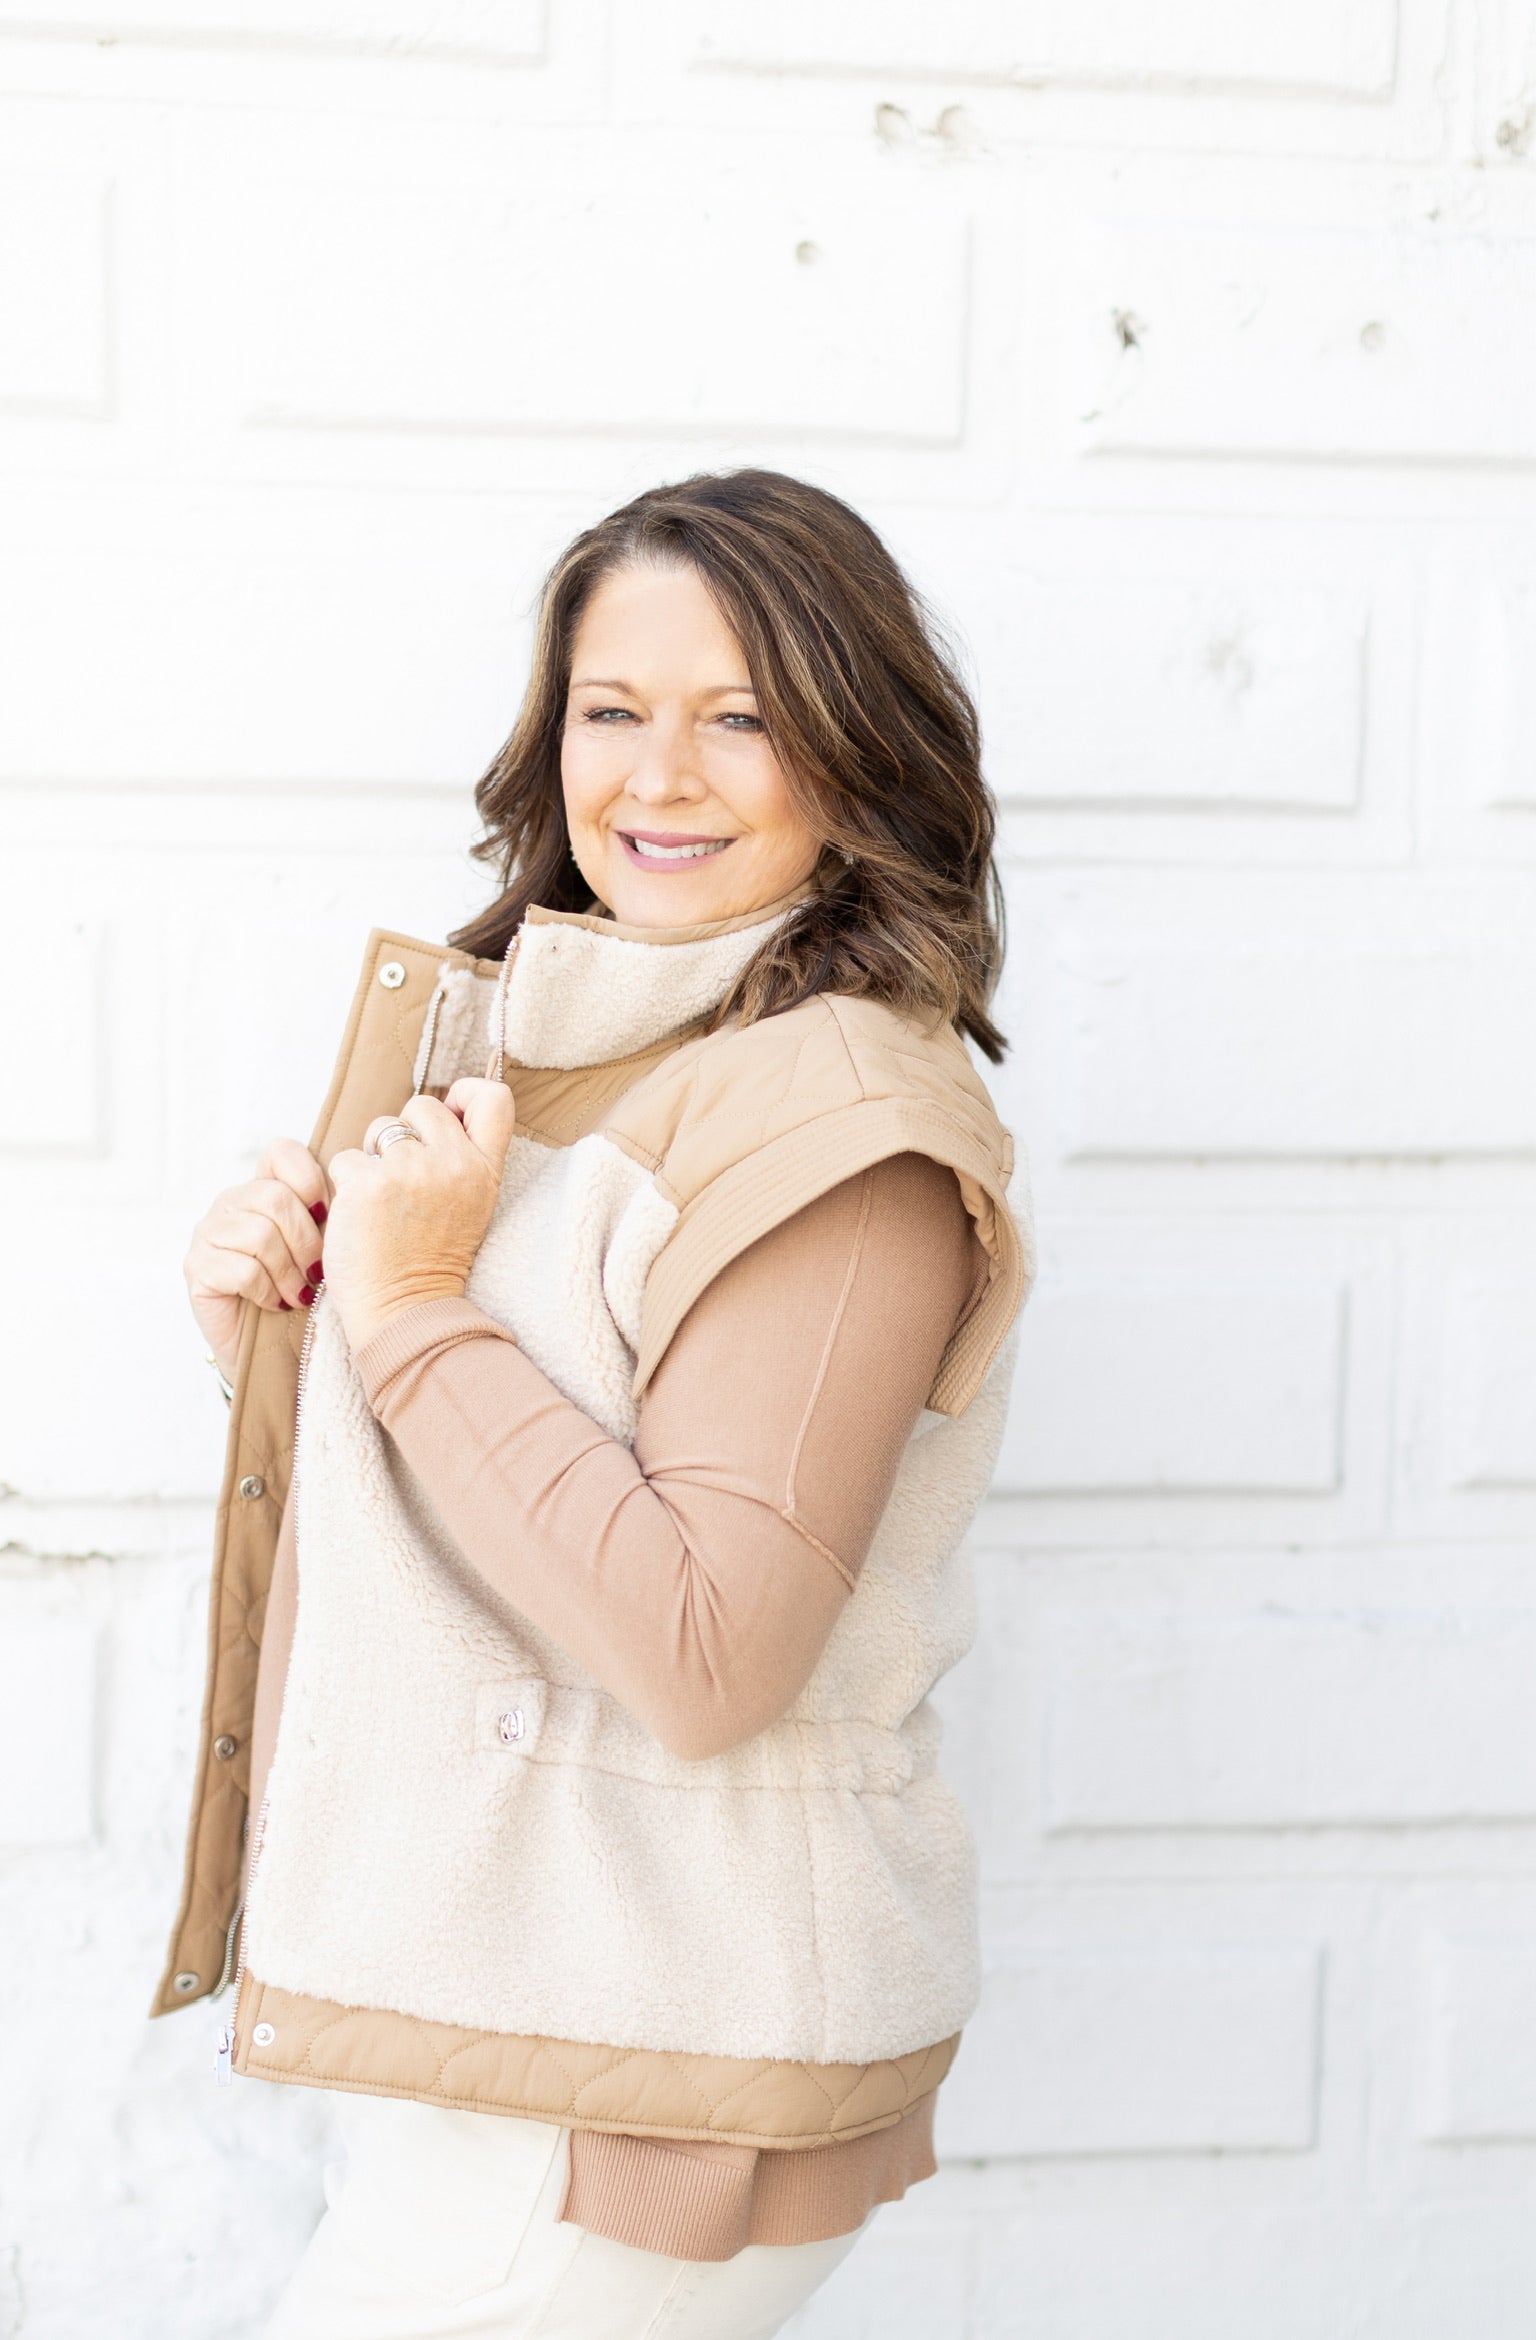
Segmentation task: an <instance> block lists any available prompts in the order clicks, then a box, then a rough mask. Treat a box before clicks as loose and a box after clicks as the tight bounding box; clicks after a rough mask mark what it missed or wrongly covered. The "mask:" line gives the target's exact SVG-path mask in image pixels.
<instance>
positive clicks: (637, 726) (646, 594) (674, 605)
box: [560, 565, 820, 926]
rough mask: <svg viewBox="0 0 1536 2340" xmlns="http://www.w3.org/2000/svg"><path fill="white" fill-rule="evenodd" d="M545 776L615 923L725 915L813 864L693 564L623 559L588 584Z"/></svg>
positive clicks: (740, 664) (688, 922)
mask: <svg viewBox="0 0 1536 2340" xmlns="http://www.w3.org/2000/svg"><path fill="white" fill-rule="evenodd" d="M560 779H561V785H562V787H563V789H564V792H565V817H566V824H567V827H568V828H569V830H570V837H571V849H572V851H573V852H574V854H575V856H576V861H577V864H578V866H579V868H580V870H581V874H582V876H583V877H584V878H585V879H586V881H587V883H588V885H589V886H590V887H591V888H592V891H593V893H594V894H595V895H596V896H597V899H598V900H599V901H600V902H602V903H604V904H605V905H606V906H607V908H608V909H609V910H611V911H612V912H613V915H614V917H615V918H617V919H618V920H619V922H620V924H621V925H624V926H693V925H706V924H709V923H710V922H712V921H713V920H715V919H721V918H739V917H741V916H742V915H743V914H744V913H745V912H747V911H749V910H760V909H762V908H763V907H764V906H765V905H766V904H767V903H769V902H774V901H777V900H778V899H779V897H780V896H781V895H784V894H788V893H791V892H793V890H794V888H795V887H796V886H798V885H800V884H801V883H802V882H803V881H804V880H805V879H806V878H808V877H809V876H810V874H811V871H812V870H813V869H814V868H815V866H816V860H817V856H818V853H819V851H820V846H819V843H818V840H817V839H816V837H815V836H814V835H813V834H812V832H811V830H810V829H809V828H808V827H807V826H806V824H805V822H804V820H803V819H802V818H801V816H800V814H799V813H798V812H797V811H796V809H795V807H794V805H793V804H792V802H791V801H790V794H789V789H788V787H787V786H786V784H785V779H784V772H783V768H782V766H781V765H780V763H779V761H778V759H777V757H776V756H775V755H774V753H773V750H772V749H771V748H770V747H769V745H768V741H767V737H766V735H765V733H764V731H763V726H762V723H761V721H760V719H759V716H758V712H757V700H756V697H755V696H754V694H753V690H752V686H751V683H750V681H749V680H748V677H747V662H746V660H745V658H744V657H743V656H742V653H741V646H740V644H739V643H738V642H737V640H736V637H735V635H734V634H733V633H732V632H731V630H730V628H729V626H727V624H726V622H725V620H724V618H723V617H722V616H721V615H720V612H719V610H718V609H717V608H716V606H715V604H714V601H713V600H712V598H711V597H710V594H709V592H708V591H707V589H706V587H705V585H704V582H703V579H702V578H701V577H700V576H699V573H698V571H697V570H696V569H691V568H652V567H649V566H640V565H635V566H632V567H628V568H623V569H616V570H615V571H614V572H613V573H612V574H611V575H610V576H608V577H606V578H605V579H604V580H603V582H602V584H601V585H599V586H598V588H597V590H596V592H595V593H594V594H593V596H592V598H591V600H590V601H589V602H588V604H587V607H586V609H585V611H584V613H583V615H582V619H581V623H580V625H579V626H578V627H577V630H576V639H575V643H574V645H573V653H572V659H571V688H570V696H569V699H568V701H567V705H566V715H565V735H564V738H563V740H562V742H561V749H560Z"/></svg>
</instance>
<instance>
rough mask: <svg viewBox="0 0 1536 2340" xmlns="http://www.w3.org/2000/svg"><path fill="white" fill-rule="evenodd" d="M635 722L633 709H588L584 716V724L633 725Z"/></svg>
mask: <svg viewBox="0 0 1536 2340" xmlns="http://www.w3.org/2000/svg"><path fill="white" fill-rule="evenodd" d="M634 720H635V714H634V709H633V708H632V707H588V708H587V710H586V712H585V713H584V714H583V716H582V721H583V723H633V722H634Z"/></svg>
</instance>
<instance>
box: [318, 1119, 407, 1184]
mask: <svg viewBox="0 0 1536 2340" xmlns="http://www.w3.org/2000/svg"><path fill="white" fill-rule="evenodd" d="M376 1126H382V1124H375V1123H374V1122H371V1121H370V1122H369V1124H368V1127H369V1130H370V1131H372V1130H373V1129H374V1128H375V1127H376ZM402 1142H404V1143H409V1140H405V1141H402ZM363 1143H364V1145H366V1144H367V1139H366V1138H365V1139H364V1141H363ZM376 1175H377V1162H376V1158H375V1156H374V1155H372V1154H369V1153H365V1152H364V1151H363V1149H362V1147H361V1146H345V1147H343V1149H342V1151H341V1152H340V1153H339V1154H333V1155H332V1156H331V1186H332V1188H333V1190H334V1191H335V1192H336V1193H337V1194H345V1192H346V1190H347V1188H348V1187H349V1186H350V1185H351V1184H352V1182H353V1180H354V1179H355V1178H371V1177H374V1176H376Z"/></svg>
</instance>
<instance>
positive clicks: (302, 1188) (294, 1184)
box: [256, 1137, 330, 1227]
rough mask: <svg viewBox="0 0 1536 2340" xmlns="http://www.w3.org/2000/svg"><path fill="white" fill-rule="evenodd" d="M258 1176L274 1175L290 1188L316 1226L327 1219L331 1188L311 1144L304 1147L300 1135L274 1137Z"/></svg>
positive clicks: (260, 1162)
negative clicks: (300, 1141) (311, 1150)
mask: <svg viewBox="0 0 1536 2340" xmlns="http://www.w3.org/2000/svg"><path fill="white" fill-rule="evenodd" d="M256 1175H257V1177H258V1178H275V1179H277V1180H278V1181H279V1183H280V1184H282V1185H283V1186H286V1187H288V1188H289V1189H290V1190H291V1191H292V1192H293V1193H294V1194H295V1195H296V1196H297V1197H298V1199H299V1201H300V1202H301V1203H302V1204H303V1206H304V1208H305V1210H306V1211H307V1212H308V1213H309V1216H310V1218H311V1219H312V1220H313V1221H314V1223H315V1225H316V1226H317V1227H323V1226H324V1225H325V1220H326V1206H327V1204H328V1203H329V1201H330V1189H329V1187H328V1186H327V1185H326V1182H325V1172H324V1171H323V1170H322V1169H321V1167H320V1165H319V1163H318V1162H317V1161H316V1160H315V1157H314V1155H313V1154H312V1153H311V1152H310V1150H309V1148H308V1146H301V1145H300V1144H299V1141H298V1139H297V1138H285V1137H280V1138H274V1139H273V1140H272V1143H271V1145H269V1146H268V1148H267V1150H266V1152H265V1153H264V1154H263V1155H262V1157H261V1160H260V1161H259V1162H258V1164H257V1165H256Z"/></svg>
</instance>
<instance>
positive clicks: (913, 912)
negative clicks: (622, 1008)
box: [453, 471, 1006, 1063]
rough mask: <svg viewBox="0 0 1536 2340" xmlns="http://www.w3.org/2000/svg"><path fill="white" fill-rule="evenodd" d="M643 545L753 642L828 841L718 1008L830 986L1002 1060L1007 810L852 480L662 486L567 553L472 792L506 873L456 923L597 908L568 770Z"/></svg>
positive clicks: (502, 944) (791, 760)
mask: <svg viewBox="0 0 1536 2340" xmlns="http://www.w3.org/2000/svg"><path fill="white" fill-rule="evenodd" d="M631 562H653V563H656V564H659V565H660V564H665V565H668V566H672V565H676V566H684V565H686V566H688V567H690V568H693V569H695V570H697V572H698V574H699V575H700V577H701V578H702V579H703V581H704V583H705V585H706V586H707V587H708V589H709V591H710V593H711V594H712V595H713V596H714V599H715V602H716V604H717V606H718V607H719V609H720V611H721V613H722V615H723V616H724V618H725V621H726V623H727V624H728V625H729V626H730V628H731V631H732V632H733V633H734V634H735V636H736V638H737V640H738V641H739V642H740V644H741V647H742V651H743V653H744V655H745V657H746V661H747V670H748V673H749V674H750V676H751V678H752V687H753V690H754V691H755V693H756V695H757V705H758V713H759V715H760V716H761V718H762V722H763V726H764V730H765V732H766V734H767V737H768V741H769V744H770V745H771V746H772V748H773V750H774V753H775V755H776V756H777V757H778V760H779V762H780V764H781V765H782V767H783V770H784V775H785V779H786V781H787V784H788V786H789V789H790V792H791V794H792V796H793V797H794V799H795V802H796V804H797V806H798V807H799V810H800V812H801V813H802V815H803V816H804V818H805V819H806V820H807V821H808V822H809V824H810V826H811V828H812V830H813V831H814V833H815V834H816V835H818V836H819V837H820V838H821V839H822V841H823V850H822V854H821V858H820V860H819V862H818V864H817V867H816V871H815V875H814V878H813V891H812V893H811V895H810V897H809V899H808V900H807V901H805V902H804V903H802V904H801V905H800V906H799V907H798V908H797V909H795V910H794V911H793V912H792V913H791V914H790V916H789V917H788V918H787V919H786V920H785V922H784V924H783V925H782V926H780V927H779V928H778V929H777V930H776V931H775V933H774V934H773V935H772V937H771V938H770V940H769V941H767V942H766V943H765V944H764V945H763V947H762V949H761V950H760V951H759V952H758V953H757V955H756V957H755V958H754V959H752V960H751V962H750V963H749V965H748V966H747V968H746V969H745V971H744V972H743V974H742V975H741V977H740V978H739V980H738V982H737V983H736V986H735V988H734V990H733V991H732V993H731V995H730V997H729V998H728V999H727V1000H726V1001H725V1002H724V1003H723V1004H722V1006H721V1008H720V1011H719V1015H720V1019H721V1020H722V1021H723V1020H724V1019H725V1018H726V1017H727V1016H734V1017H737V1018H740V1019H741V1020H742V1021H743V1022H751V1021H753V1020H754V1019H755V1018H757V1017H759V1016H771V1015H776V1014H778V1013H780V1012H781V1011H782V1010H783V1009H785V1008H791V1007H796V1006H798V1005H799V1004H800V1002H801V1001H802V1000H807V999H810V998H813V997H814V996H815V994H816V993H818V992H822V991H831V992H840V993H845V994H848V995H851V996H852V997H854V998H864V999H879V1000H884V1001H886V1002H887V1003H888V1005H890V1006H891V1007H894V1008H897V1009H899V1010H901V1011H903V1012H904V1013H907V1014H911V1015H917V1016H932V1017H934V1018H935V1019H936V1020H937V1019H940V1018H942V1019H943V1020H945V1021H947V1022H949V1023H952V1024H954V1025H955V1026H957V1027H958V1029H959V1030H960V1031H962V1032H964V1033H966V1034H968V1036H969V1037H970V1038H971V1039H972V1040H974V1041H975V1043H976V1045H977V1047H978V1048H980V1049H981V1050H982V1052H983V1054H985V1055H986V1056H989V1057H990V1058H991V1059H992V1061H993V1062H994V1063H997V1062H999V1061H1000V1060H1001V1057H1002V1053H1003V1050H1004V1048H1005V1046H1006V1042H1005V1041H1004V1039H1003V1035H1002V1034H1001V1032H1000V1031H999V1030H998V1028H997V1026H996V1024H994V1023H993V1021H992V1018H991V1015H990V1013H989V1012H988V1010H989V1005H990V1002H991V998H992V993H993V990H994V988H995V986H996V982H997V977H998V971H999V968H1000V966H1001V962H1002V950H1003V913H1002V889H1001V887H1000V885H999V882H998V877H997V870H996V866H995V863H994V861H993V844H994V837H995V830H996V807H995V805H994V803H993V799H992V795H991V791H990V790H989V789H988V787H987V784H986V782H985V781H984V780H983V778H982V775H981V755H980V731H979V726H978V723H977V718H976V709H975V706H974V704H973V702H972V700H971V696H970V693H969V692H968V691H967V689H966V687H965V684H964V683H963V681H962V680H961V678H960V675H959V673H958V671H957V669H956V665H955V662H954V659H953V657H952V655H951V653H950V651H949V650H948V648H947V647H946V646H945V644H944V642H943V640H942V638H941V636H940V635H939V633H938V630H937V628H936V626H935V624H934V622H933V620H932V618H931V617H930V616H929V614H928V612H927V611H926V610H925V608H924V606H923V604H922V602H921V601H920V600H919V598H918V596H917V594H916V593H915V592H914V590H913V588H912V586H911V585H910V584H909V583H908V582H907V579H906V578H905V577H904V576H903V574H902V572H901V570H900V568H899V567H898V566H897V564H896V562H895V561H894V560H893V559H892V558H891V555H890V554H889V552H887V550H886V548H885V546H884V545H883V544H882V543H881V541H880V539H879V537H878V536H877V535H876V534H875V532H874V530H873V529H872V528H871V527H870V526H869V524H868V522H867V521H865V520H861V519H860V517H859V515H858V513H857V512H855V511H853V510H852V509H851V508H850V507H849V506H848V505H847V504H845V503H843V502H842V501H841V500H840V499H839V498H838V497H836V496H833V495H829V494H828V493H827V492H826V490H825V489H824V488H817V487H811V486H809V485H807V483H806V482H805V481H804V480H798V479H791V478H789V477H788V476H787V475H786V474H784V473H783V472H778V471H724V472H703V473H700V474H698V475H697V476H696V477H695V478H693V479H685V480H681V481H679V482H678V483H677V484H676V485H675V486H671V487H658V488H651V489H649V490H648V491H647V493H646V494H644V495H643V496H637V497H636V498H635V500H634V502H633V503H630V504H625V505H624V506H623V507H622V508H621V509H620V510H619V511H617V512H613V513H611V514H610V515H609V517H608V518H607V519H606V520H600V521H599V522H598V523H597V525H596V527H594V528H588V529H585V530H584V531H583V532H582V534H581V535H580V536H578V537H577V538H576V540H575V542H574V543H573V544H572V545H571V546H570V547H569V548H568V549H567V550H566V551H565V552H564V553H562V554H561V556H560V558H559V560H558V561H556V563H555V565H554V567H553V569H552V570H551V571H550V574H549V576H548V578H547V580H546V582H545V586H544V593H543V599H542V602H541V604H540V608H539V619H538V629H537V634H536V637H535V642H534V652H533V671H532V674H531V675H530V677H529V682H528V691H527V695H526V697H525V698H524V700H523V705H522V711H521V713H520V714H519V716H518V718H517V723H516V726H515V728H514V730H513V733H512V736H511V738H510V739H509V740H508V741H507V744H506V746H505V747H504V748H503V749H502V750H501V753H500V754H499V755H498V756H497V758H496V760H495V762H494V763H493V764H492V765H491V767H490V770H489V771H488V772H487V773H486V775H485V777H484V779H483V780H482V781H481V782H480V784H479V787H478V788H477V789H476V791H475V803H476V806H477V808H478V810H479V813H480V817H481V820H482V821H483V823H484V835H483V836H482V837H481V839H480V841H479V843H478V844H477V845H476V846H475V848H474V851H475V855H476V858H477V859H478V860H481V861H485V862H489V863H490V864H491V865H492V866H493V867H494V868H495V869H496V871H497V873H498V875H499V876H500V879H501V883H502V886H503V889H504V890H503V892H502V893H501V895H500V897H499V898H498V899H497V900H496V901H495V902H494V903H492V905H491V906H490V908H489V909H488V910H486V911H485V912H483V914H482V915H481V916H480V917H479V918H476V919H474V920H473V921H472V922H471V923H470V924H469V925H468V926H466V927H464V928H462V929H461V930H460V932H459V933H458V934H456V935H455V936H454V937H453V940H454V942H455V943H456V944H458V945H459V947H460V948H461V949H463V950H467V951H472V952H474V953H475V955H476V956H477V957H480V958H499V957H500V956H501V954H502V953H503V952H504V951H505V949H506V947H507V944H508V942H509V941H510V939H511V937H512V936H513V934H514V933H515V932H516V931H517V928H518V927H519V926H520V925H521V923H522V920H523V917H524V915H525V913H526V912H527V910H528V909H529V908H530V906H531V905H533V904H535V903H537V904H541V905H542V906H543V907H544V908H546V909H550V910H586V909H588V908H589V907H590V905H591V891H590V889H589V887H588V886H587V885H586V883H585V881H584V879H583V878H582V876H581V873H580V871H579V870H578V869H577V868H576V866H575V864H574V862H573V861H572V860H571V857H570V840H569V837H568V835H567V832H566V824H565V810H564V804H563V800H562V796H561V789H560V741H561V734H562V732H563V730H564V726H565V713H566V695H567V691H568V689H569V685H570V675H571V652H572V646H573V642H574V638H575V633H576V628H577V625H578V623H579V621H580V618H581V614H582V611H583V610H584V609H585V607H586V605H587V603H588V601H589V600H590V599H591V597H592V594H593V592H594V590H595V589H596V587H597V586H598V585H599V584H600V583H601V581H602V580H603V578H604V577H606V576H608V575H609V573H610V572H611V571H612V570H614V569H617V568H620V567H623V566H625V565H626V564H628V563H631Z"/></svg>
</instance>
